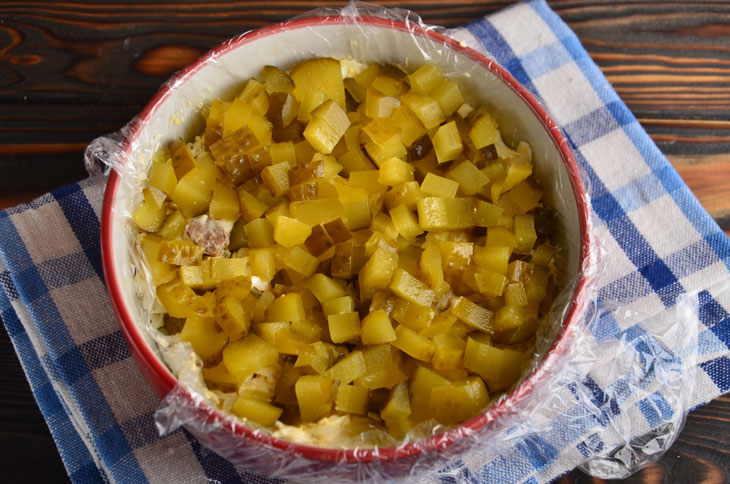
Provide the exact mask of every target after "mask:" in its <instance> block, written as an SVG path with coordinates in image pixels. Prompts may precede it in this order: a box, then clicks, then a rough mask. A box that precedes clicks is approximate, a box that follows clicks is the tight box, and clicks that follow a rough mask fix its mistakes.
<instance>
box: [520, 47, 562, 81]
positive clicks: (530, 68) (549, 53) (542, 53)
mask: <svg viewBox="0 0 730 484" xmlns="http://www.w3.org/2000/svg"><path fill="white" fill-rule="evenodd" d="M570 61H571V56H570V54H569V53H568V51H567V50H565V47H563V45H562V44H561V43H560V42H553V43H552V44H548V45H544V46H542V47H539V48H537V49H535V50H533V51H532V52H529V53H528V54H526V55H525V56H524V57H523V58H522V64H523V66H524V67H525V71H526V72H527V74H528V75H529V76H530V78H531V79H536V78H538V77H540V76H542V75H543V74H547V73H548V72H550V71H554V70H555V69H557V68H559V67H561V66H563V65H565V64H567V63H569V62H570Z"/></svg>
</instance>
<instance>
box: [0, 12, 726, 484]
mask: <svg viewBox="0 0 730 484" xmlns="http://www.w3.org/2000/svg"><path fill="white" fill-rule="evenodd" d="M451 34H452V35H454V36H457V37H458V38H460V39H462V40H464V41H466V42H468V43H470V44H472V45H474V46H476V47H478V48H480V49H482V50H486V51H488V52H489V54H490V55H491V56H493V57H494V58H495V59H496V60H497V61H498V62H499V63H500V64H501V65H503V66H504V67H505V68H506V69H507V70H509V71H510V72H511V73H512V75H513V76H514V77H516V78H517V80H518V81H520V82H521V83H522V84H524V85H525V86H527V88H528V89H529V90H530V91H531V92H532V93H533V94H534V95H535V96H537V97H538V99H540V100H541V101H542V103H543V105H544V106H545V107H546V108H547V110H548V111H549V113H550V115H551V116H552V118H553V119H554V120H555V121H556V122H557V123H558V124H559V125H560V126H561V127H562V128H563V129H564V131H565V133H566V135H567V137H568V139H569V142H570V143H571V144H572V146H573V148H574V152H575V154H576V156H577V159H578V160H579V162H580V163H581V164H582V166H583V168H584V169H585V171H586V172H587V174H588V177H589V178H590V183H591V186H592V202H593V207H594V210H595V213H596V215H597V217H598V218H599V219H600V221H602V225H601V229H600V230H601V232H602V233H601V234H600V237H601V238H602V239H603V241H604V245H605V248H606V251H607V253H606V256H605V263H606V268H607V270H606V272H605V274H603V276H602V279H601V281H600V285H599V290H598V299H599V307H601V308H604V309H605V308H615V309H617V310H616V311H611V310H604V311H602V313H601V314H602V315H601V317H600V318H598V319H597V320H596V322H594V323H593V324H592V325H591V326H590V330H591V331H590V332H589V334H588V336H589V338H591V339H592V341H590V343H591V344H592V345H594V347H595V348H596V350H595V351H596V355H597V356H600V357H601V358H600V360H598V361H601V363H602V364H601V365H593V366H592V367H591V368H590V373H589V374H588V376H586V377H585V378H583V379H581V380H580V381H577V382H572V383H571V384H569V385H567V386H566V387H565V388H562V389H557V388H556V392H558V391H562V392H568V393H566V395H571V394H572V395H573V396H574V400H575V402H580V401H590V402H592V408H591V409H588V410H586V409H585V408H582V407H581V406H580V405H576V406H571V405H570V404H569V403H570V398H569V397H568V398H566V399H563V400H561V401H562V402H563V404H565V405H564V406H563V407H557V408H555V409H554V410H555V412H554V414H553V415H552V418H551V420H550V422H548V424H547V425H545V426H543V427H542V428H541V432H540V433H539V434H534V435H526V436H524V438H520V439H518V440H517V441H516V442H515V445H514V446H513V447H512V449H511V451H510V453H508V454H507V455H503V456H501V457H498V458H496V459H492V460H490V461H486V462H485V461H483V460H480V459H479V456H473V457H472V458H465V459H464V461H462V462H459V463H457V465H456V466H455V467H454V469H455V470H452V471H451V472H449V473H443V474H434V475H433V476H431V477H432V479H433V480H434V481H439V480H441V481H448V482H453V481H454V480H455V479H456V480H461V479H469V480H471V481H472V482H476V481H479V482H485V483H501V482H530V483H541V482H549V481H551V480H552V479H554V478H555V477H557V476H559V475H561V474H563V473H565V472H566V471H568V470H570V469H572V468H574V467H576V466H578V465H581V464H584V462H585V461H586V459H587V457H589V456H594V455H596V454H602V453H608V454H611V455H612V460H608V461H606V460H603V461H595V460H594V462H593V463H592V464H590V465H588V466H587V467H588V468H589V469H591V470H592V471H593V472H598V473H599V474H600V473H601V472H603V471H602V469H604V470H605V468H602V467H601V466H602V465H605V464H606V462H608V463H611V462H613V463H616V462H620V461H621V459H623V458H624V457H625V456H624V457H622V452H625V451H626V447H621V442H624V443H625V442H626V439H627V438H631V437H636V438H637V440H636V441H634V442H631V444H632V445H634V446H635V447H636V446H639V447H641V442H644V443H646V442H647V441H652V442H653V443H654V444H657V443H659V444H660V442H659V440H657V439H654V440H652V436H655V437H656V436H661V434H662V432H663V431H666V425H667V424H674V425H675V429H674V433H675V434H676V432H677V428H676V425H677V423H678V422H680V423H681V415H677V414H678V413H679V414H681V413H682V412H684V411H685V410H687V409H690V408H694V407H695V406H698V405H701V404H703V403H705V402H708V401H710V400H712V399H714V398H715V397H717V396H718V395H721V394H722V393H724V392H727V391H728V390H730V349H729V346H730V315H729V313H730V286H729V284H728V281H730V271H729V270H730V241H729V240H728V239H727V237H726V236H725V235H724V234H723V233H722V231H721V230H720V229H719V228H718V227H717V225H716V224H715V223H714V222H713V221H712V219H711V218H710V216H709V215H708V214H707V213H706V212H705V211H704V210H703V209H702V207H701V206H700V205H699V203H698V202H697V200H696V199H695V198H694V197H693V196H692V194H691V193H690V191H689V189H688V188H687V187H686V186H685V184H684V183H683V182H682V180H681V179H680V178H679V176H678V175H677V174H676V172H675V171H674V170H673V169H672V167H671V166H670V164H669V163H668V162H667V160H666V159H665V158H664V156H662V154H661V153H660V152H659V150H658V149H657V147H656V146H655V145H654V143H653V142H652V141H651V140H650V139H649V137H648V136H647V134H646V133H645V132H644V131H643V130H642V128H641V126H640V125H639V123H638V122H637V121H636V119H635V118H634V116H633V115H632V114H631V113H630V112H629V110H628V109H627V108H626V106H625V105H624V104H623V103H622V102H621V100H620V99H619V98H618V96H617V95H616V93H615V92H614V90H613V89H612V88H611V86H610V85H609V84H608V82H607V81H606V79H605V78H604V77H603V76H602V74H601V72H600V71H599V69H598V68H597V67H596V65H595V64H594V63H593V62H592V61H591V59H590V58H589V56H588V54H587V53H586V52H585V50H584V49H583V48H582V47H581V45H580V43H579V42H578V39H577V38H576V37H575V35H574V34H573V33H572V32H571V31H570V29H569V28H568V27H567V26H566V25H565V24H564V23H563V22H562V21H561V20H560V18H558V16H557V15H555V13H553V12H552V11H551V10H550V8H549V7H548V6H547V5H546V4H545V3H544V2H543V1H540V0H538V1H533V2H530V3H523V4H519V5H517V6H515V7H512V8H508V9H505V10H503V11H501V12H498V13H496V14H494V15H491V16H489V17H486V18H484V19H481V20H478V21H476V22H473V23H471V24H469V25H467V26H466V27H465V28H462V29H457V30H456V31H452V32H451ZM103 189H104V180H103V179H100V178H91V179H88V180H86V181H84V182H82V183H79V184H76V185H71V186H68V187H65V188H62V189H59V190H56V191H54V192H53V193H51V194H48V195H45V196H43V197H41V198H39V199H38V200H36V201H34V202H32V203H30V204H27V205H21V206H18V207H15V208H12V209H10V210H7V211H5V212H0V288H2V291H0V314H1V315H2V319H3V322H4V323H5V326H6V327H7V330H8V333H9V334H10V336H11V338H12V341H13V344H14V345H15V348H16V351H17V352H18V355H19V357H20V360H21V362H22V364H23V367H24V369H25V372H26V374H27V376H28V379H29V381H30V384H31V386H32V388H33V392H34V394H35V397H36V399H37V401H38V405H39V406H40V408H41V410H42V412H43V414H44V416H45V418H46V421H47V423H48V426H49V427H50V430H51V432H52V434H53V437H54V438H55V440H56V443H57V445H58V448H59V451H60V453H61V457H62V458H63V461H64V463H65V465H66V468H67V470H68V473H69V475H70V476H71V480H72V481H73V482H84V483H86V482H120V483H121V482H128V483H144V482H151V483H176V484H177V483H181V482H184V483H187V482H206V481H208V482H229V483H232V482H259V483H268V482H270V480H269V479H267V478H263V477H260V476H254V475H251V474H247V473H245V472H240V471H237V470H236V469H235V468H234V467H233V466H232V465H231V464H230V463H228V462H227V461H225V460H224V459H223V458H221V457H219V456H218V455H216V454H214V453H212V452H210V451H208V450H206V449H205V448H202V447H201V445H200V444H199V442H198V441H197V440H195V438H193V437H192V436H191V435H190V434H188V433H187V432H185V431H177V432H174V433H172V434H171V435H168V436H166V437H164V438H161V437H159V436H158V435H157V431H156V429H155V425H154V423H153V414H154V411H155V409H156V408H157V406H158V405H159V400H158V398H157V397H156V396H155V394H154V393H153V392H152V390H151V389H150V388H149V387H148V385H147V384H146V382H145V381H144V379H143V377H142V375H141V374H140V373H139V371H138V370H137V368H136V367H135V364H134V362H133V361H132V359H131V357H130V354H129V352H128V350H127V348H126V346H125V344H124V341H123V339H122V336H121V334H120V332H119V330H118V329H117V325H116V322H115V320H114V316H113V314H112V311H111V307H110V304H109V300H108V297H107V294H106V291H105V288H104V283H103V275H102V270H101V261H100V250H99V213H100V208H101V202H102V193H103ZM668 227H670V228H671V231H668V230H667V228H668ZM687 293H689V294H694V297H693V298H688V297H685V296H684V295H685V294H687ZM688 299H693V300H695V301H697V304H699V306H695V308H694V312H692V311H690V312H689V315H690V316H691V315H692V314H695V315H696V316H698V317H699V323H696V322H695V323H694V325H693V323H692V321H690V319H691V317H690V318H688V319H686V320H685V319H683V316H682V315H680V314H679V313H678V312H677V311H676V310H675V309H676V308H675V307H676V306H677V302H678V301H686V300H688ZM685 327H686V328H687V333H689V334H691V333H693V332H694V333H695V334H696V337H695V339H694V340H690V341H692V342H693V345H694V346H695V348H694V351H691V352H690V353H691V354H692V355H693V356H692V358H690V359H687V360H684V359H683V355H684V353H683V352H682V351H679V350H677V348H681V347H682V344H683V343H686V340H685V341H683V339H685V338H684V336H685V334H686V333H685V332H683V331H682V329H683V328H685ZM660 343H661V344H660ZM626 347H631V348H633V350H632V351H633V352H632V353H631V354H630V355H629V356H630V358H629V360H630V361H628V363H627V361H626V356H627V352H626V351H625V348H626ZM615 348H624V349H623V350H621V351H618V352H617V353H611V351H613V349H615ZM602 352H607V354H608V355H609V356H607V357H603V356H601V354H602ZM612 354H615V355H616V357H615V358H614V357H612V356H610V355H612ZM637 362H638V363H637ZM690 362H691V364H689V363H690ZM624 370H625V371H624ZM636 371H639V372H640V373H641V375H637V374H636ZM668 375H669V376H668ZM672 375H674V376H672ZM683 375H684V377H685V378H684V379H682V376H683ZM687 376H689V378H686V377H687ZM690 379H691V381H692V382H694V386H693V387H692V386H691V385H690V386H689V387H688V388H689V389H691V390H692V391H691V393H690V392H685V394H684V395H680V397H678V395H677V393H676V392H677V389H676V388H675V387H671V385H672V384H674V385H675V386H676V384H677V383H678V382H683V381H690ZM666 385H669V387H667V386H666ZM637 389H639V390H640V391H639V393H638V394H639V396H640V397H641V398H637V393H636V391H635V390H637ZM687 393H689V394H687ZM581 412H583V413H581ZM677 417H679V418H677ZM662 426H664V427H665V428H664V430H662V428H661V427H662ZM652 432H654V433H652ZM647 436H648V437H647ZM641 439H643V441H642V440H641ZM659 447H660V448H661V445H659ZM641 448H642V449H643V451H645V453H650V452H651V448H650V446H647V445H644V446H643V447H641ZM447 476H449V477H447Z"/></svg>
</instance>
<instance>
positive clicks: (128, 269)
mask: <svg viewBox="0 0 730 484" xmlns="http://www.w3.org/2000/svg"><path fill="white" fill-rule="evenodd" d="M312 57H334V58H337V59H343V58H348V57H349V58H353V59H356V60H358V61H361V62H379V63H381V64H382V63H393V64H396V65H399V66H402V67H404V68H406V69H409V70H413V69H415V68H417V67H418V66H419V65H421V64H423V63H425V62H431V63H435V64H437V65H438V66H439V67H440V68H441V70H442V71H443V72H444V73H445V74H446V75H447V76H450V75H451V74H450V73H458V74H457V75H455V76H454V77H457V78H458V82H459V83H460V85H461V87H462V91H463V92H464V93H465V95H466V97H467V99H468V100H469V99H470V100H472V101H473V102H476V103H481V104H487V105H490V106H492V107H494V109H495V110H496V112H498V113H501V114H502V115H503V117H502V119H500V122H501V128H502V130H503V132H504V133H506V136H507V138H508V139H509V138H510V134H511V133H519V136H520V138H519V139H525V140H527V141H528V142H529V143H530V145H531V146H532V148H533V152H534V153H535V175H536V177H537V178H538V180H540V181H541V183H542V184H543V186H544V187H545V188H546V197H545V199H546V202H547V203H548V204H549V205H550V206H552V207H553V208H554V209H555V210H556V211H557V213H558V217H557V222H558V230H557V236H558V240H557V241H556V242H557V243H558V244H559V246H560V247H562V248H563V251H564V252H563V254H564V256H565V262H566V266H565V274H566V276H567V277H566V280H567V281H571V284H572V287H573V295H572V296H573V297H572V298H568V300H567V301H566V302H565V303H564V304H565V307H564V308H563V309H564V311H563V313H564V314H565V317H564V320H563V321H562V327H561V328H560V329H559V330H557V331H556V334H557V336H556V337H555V340H554V342H553V344H552V346H551V347H550V349H549V350H548V351H547V353H546V354H545V355H544V356H543V358H542V360H541V362H540V363H539V365H538V367H537V369H536V370H535V371H533V372H532V373H531V374H529V375H527V376H526V377H525V378H524V379H523V380H522V382H521V383H520V384H519V385H517V386H516V387H515V388H514V389H513V390H512V391H511V392H510V394H509V395H507V397H506V398H504V399H502V400H500V401H499V402H498V403H497V404H495V405H492V406H491V407H489V408H487V409H486V410H485V411H484V412H483V413H481V414H480V415H478V416H476V417H474V418H473V419H471V420H469V421H468V422H465V423H464V424H462V425H460V426H457V427H455V428H453V429H450V430H448V431H446V432H444V433H442V434H439V435H437V436H434V437H431V438H427V439H423V440H421V441H418V442H415V443H412V444H407V445H403V446H399V447H388V448H380V449H377V450H376V451H374V450H369V449H360V450H338V449H325V448H316V447H309V446H305V445H299V444H294V443H291V442H287V441H283V440H280V439H276V438H273V437H271V436H269V435H267V434H263V433H261V432H256V431H253V430H251V429H250V428H248V427H246V426H244V425H243V424H242V423H240V422H238V421H235V422H232V423H231V420H232V419H228V420H226V417H225V416H224V415H222V414H221V413H220V412H219V411H218V410H216V409H214V408H202V409H200V415H199V416H200V419H201V420H205V421H207V422H213V423H215V422H221V423H225V424H224V425H223V424H222V425H221V426H220V427H221V428H220V429H219V430H220V431H221V432H222V434H221V435H219V436H216V437H211V438H207V436H205V435H203V436H201V437H202V438H203V440H208V441H209V442H210V441H216V442H218V444H216V443H215V442H213V443H212V446H213V447H216V446H217V445H219V444H220V441H221V439H223V440H226V441H227V442H228V444H225V445H229V446H233V447H235V448H236V449H237V450H236V451H235V452H232V453H227V452H223V453H224V454H226V455H228V456H229V457H232V458H234V459H235V458H236V456H238V455H240V456H243V457H244V460H245V461H246V462H248V464H249V465H250V466H252V467H253V468H254V469H255V470H258V471H259V472H263V473H268V474H275V473H276V471H277V470H280V469H282V466H286V465H289V466H290V465H291V461H292V460H293V459H299V460H301V466H300V467H299V469H300V471H299V472H301V473H308V472H320V473H322V474H321V475H323V476H324V475H327V476H332V475H335V476H336V475H339V476H340V477H346V476H347V475H352V473H353V472H360V471H362V470H363V469H364V468H363V466H365V467H367V466H370V467H371V469H367V470H366V472H380V473H381V474H380V475H390V476H398V475H404V474H407V473H409V472H411V471H412V469H413V466H414V465H415V464H417V463H418V464H421V463H425V462H435V461H438V460H439V459H441V458H446V457H447V456H452V455H458V452H460V451H461V450H463V449H467V448H468V446H469V444H470V443H469V442H467V439H466V438H465V437H464V436H465V435H466V434H470V435H474V433H480V432H484V433H486V432H488V431H489V427H490V425H491V424H492V422H494V421H495V420H496V419H497V418H499V416H500V415H501V414H502V413H503V412H504V411H505V410H508V409H510V408H512V407H513V406H514V405H515V404H516V403H518V402H520V401H521V400H522V399H529V398H530V394H531V391H532V389H533V388H534V386H535V385H539V384H543V383H544V382H543V380H544V379H545V378H546V375H549V374H550V370H551V365H553V364H554V361H555V360H556V359H557V357H558V356H559V355H560V354H561V353H563V352H565V351H566V349H567V346H568V344H569V340H570V338H569V335H570V334H571V332H572V330H573V328H574V326H575V325H576V324H577V323H578V318H579V314H580V312H581V307H582V305H583V301H584V298H585V291H586V278H585V277H584V273H583V272H582V270H583V268H584V267H585V266H586V265H587V264H588V261H589V260H590V257H589V256H590V253H589V252H590V244H589V237H590V233H589V230H588V222H587V221H588V213H589V212H588V207H587V205H586V204H587V202H586V200H587V196H586V193H585V192H584V188H583V185H582V183H581V180H580V176H579V173H578V169H577V167H576V163H575V161H574V159H573V157H572V155H571V153H570V150H569V149H568V147H567V143H566V142H565V140H564V139H563V137H562V135H561V133H560V131H559V130H558V129H557V127H556V126H555V124H554V123H553V122H552V120H551V119H550V118H549V117H548V116H547V114H546V113H545V111H544V109H543V108H542V107H541V106H540V105H539V104H538V103H537V102H536V101H535V99H534V98H533V97H532V96H531V95H530V94H529V93H528V92H527V90H526V89H525V88H524V87H522V86H521V85H519V84H518V83H517V82H516V81H515V80H514V79H513V78H512V76H510V75H509V74H508V73H507V72H506V71H504V70H503V69H502V68H501V67H499V66H498V65H496V64H495V63H494V62H492V61H491V60H489V59H487V58H486V57H484V56H482V55H480V54H479V53H477V52H475V51H474V50H471V49H469V48H465V47H463V46H461V45H459V43H458V42H456V41H454V40H452V39H450V38H447V37H444V36H443V35H441V34H439V33H436V32H434V31H431V30H425V29H422V28H420V27H418V26H415V25H412V24H410V25H406V24H404V23H402V22H399V21H393V20H385V19H381V18H370V17H358V18H357V20H355V19H354V18H350V17H316V18H305V19H299V20H294V21H290V22H287V23H284V24H277V25H272V26H270V27H266V28H263V29H260V30H257V31H253V32H249V33H247V34H244V35H242V36H240V37H237V38H235V39H232V40H231V41H229V42H227V43H225V44H223V45H221V46H219V47H218V48H216V49H214V50H212V51H211V52H209V53H208V54H206V55H204V56H203V57H201V58H200V59H199V60H197V61H196V62H195V63H193V64H191V65H190V66H188V67H187V68H185V69H184V70H182V71H181V72H179V73H178V74H177V75H175V76H174V77H173V78H172V79H171V80H170V81H169V82H168V83H167V84H166V85H165V86H164V87H163V88H162V89H161V90H160V91H159V92H158V93H157V95H156V96H155V97H154V99H152V101H151V102H150V103H149V104H148V105H147V107H146V108H145V109H144V111H143V112H142V113H141V114H140V115H139V116H138V118H136V119H135V120H134V121H133V123H132V124H131V126H130V130H129V132H128V133H127V135H126V141H125V143H124V146H123V150H122V163H123V164H124V166H125V167H126V168H123V169H122V171H123V172H135V171H139V170H144V169H146V167H147V166H148V165H149V155H150V153H152V152H154V150H156V149H157V147H158V146H160V144H161V143H162V144H165V143H168V142H169V141H171V140H173V139H176V138H178V137H183V138H186V139H189V137H190V136H192V135H193V134H195V133H197V132H199V131H200V129H201V128H202V126H203V119H202V117H201V116H200V115H199V114H198V109H199V107H200V106H201V105H205V104H208V103H210V102H212V101H213V99H215V98H220V97H224V98H225V97H232V96H233V95H234V93H235V91H236V89H237V88H238V87H239V86H240V84H241V82H242V81H243V80H245V79H248V78H249V77H252V76H255V75H257V74H258V72H259V71H260V69H261V68H262V67H263V66H264V65H267V64H271V65H276V66H278V67H281V68H283V69H287V68H289V67H291V66H293V65H294V64H296V63H298V62H300V61H302V60H304V59H307V58H312ZM130 167H134V168H135V170H130V169H129V168H130ZM137 190H139V187H135V185H134V184H133V183H132V184H129V183H124V182H123V181H122V180H121V177H120V175H119V174H118V173H116V172H112V174H111V175H110V177H109V181H108V185H107V189H106V194H105V200H104V207H103V214H102V229H101V230H102V234H101V239H102V252H103V264H104V271H105V276H106V282H107V286H108V289H109V293H110V295H111V300H112V303H113V306H114V310H115V312H116V315H117V317H118V320H119V324H120V327H121V329H122V332H123V333H124V336H125V338H126V340H127V343H128V345H129V347H130V350H131V352H132V354H133V355H134V357H135V359H136V361H137V363H138V365H139V367H140V369H141V370H142V372H143V373H144V375H145V377H146V378H147V380H148V381H149V383H150V385H151V386H152V387H153V388H154V390H155V391H156V392H157V393H158V394H159V395H160V396H164V395H166V394H167V393H168V392H169V391H170V390H171V389H172V388H173V387H174V386H175V384H176V380H175V377H174V376H173V375H172V373H171V372H170V371H169V369H168V368H167V366H166V365H165V364H164V363H163V362H162V361H161V359H160V356H159V353H158V351H157V349H156V348H155V346H154V344H153V343H151V340H150V338H149V337H148V335H147V334H145V331H144V330H143V329H142V328H143V325H142V324H140V322H141V321H142V318H144V314H145V311H144V310H143V308H141V303H140V301H139V299H138V297H137V295H136V293H135V287H134V283H133V269H132V265H133V261H132V259H131V250H130V244H131V237H130V232H129V230H128V229H127V226H128V218H127V216H125V215H124V214H125V213H129V211H130V209H131V208H132V206H131V204H134V203H137V201H138V200H139V199H140V194H139V191H137ZM214 427H215V426H214ZM471 438H473V437H469V438H468V439H471ZM218 450H219V451H220V450H221V449H220V448H218ZM224 450H225V449H224ZM247 455H248V456H250V455H256V456H259V457H260V458H259V457H257V458H255V459H250V458H248V459H247V458H245V456H247ZM299 460H298V461H297V462H299ZM335 462H337V463H338V464H336V465H334V463H335ZM290 468H291V467H290ZM300 475H304V474H300Z"/></svg>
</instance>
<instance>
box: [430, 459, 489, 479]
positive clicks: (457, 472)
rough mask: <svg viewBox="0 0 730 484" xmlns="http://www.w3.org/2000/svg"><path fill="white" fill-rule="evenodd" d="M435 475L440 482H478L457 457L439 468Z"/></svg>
mask: <svg viewBox="0 0 730 484" xmlns="http://www.w3.org/2000/svg"><path fill="white" fill-rule="evenodd" d="M445 473H448V474H449V475H444V474H445ZM437 475H438V478H439V481H440V482H441V484H457V483H463V482H476V483H478V482H479V480H478V479H477V478H476V477H475V476H474V475H473V474H472V473H471V471H470V470H469V468H468V467H467V466H466V464H464V461H462V460H461V459H457V460H455V461H454V462H452V463H450V464H449V465H447V466H446V467H444V468H442V469H440V470H439V471H438V473H437Z"/></svg>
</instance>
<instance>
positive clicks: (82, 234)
mask: <svg viewBox="0 0 730 484" xmlns="http://www.w3.org/2000/svg"><path fill="white" fill-rule="evenodd" d="M51 195H53V197H54V198H55V199H56V201H58V206H59V207H60V208H61V211H63V214H64V215H65V216H66V219H67V220H68V223H69V225H70V226H71V229H72V230H73V232H74V234H75V235H76V238H77V239H78V241H79V243H80V244H81V247H82V248H83V250H84V253H85V254H86V257H87V258H88V259H89V262H90V263H91V265H92V267H93V268H94V270H95V271H96V274H97V275H98V276H99V279H101V280H102V281H103V280H104V271H103V269H102V265H101V244H100V243H99V233H100V230H101V226H100V225H99V219H98V218H97V216H96V212H94V209H93V208H92V207H91V204H90V203H89V200H88V199H87V198H86V195H85V194H84V191H83V189H82V187H81V185H79V184H73V185H68V186H65V187H63V188H59V189H58V190H54V191H53V192H51Z"/></svg>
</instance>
